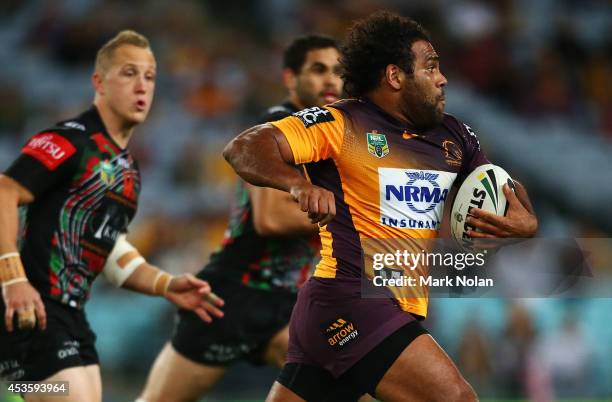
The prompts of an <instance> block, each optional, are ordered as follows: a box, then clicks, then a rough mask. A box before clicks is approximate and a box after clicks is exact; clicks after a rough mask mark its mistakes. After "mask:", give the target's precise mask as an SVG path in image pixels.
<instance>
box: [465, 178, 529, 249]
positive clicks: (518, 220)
mask: <svg viewBox="0 0 612 402" xmlns="http://www.w3.org/2000/svg"><path fill="white" fill-rule="evenodd" d="M503 191H504V194H505V195H506V199H507V200H508V211H507V212H506V216H497V215H495V214H492V213H490V212H487V211H483V210H481V209H478V208H473V209H472V210H471V211H470V215H472V216H471V217H468V220H467V223H468V224H470V225H472V226H474V227H475V228H477V229H480V230H481V231H482V232H476V231H473V230H472V231H470V232H469V233H468V235H469V236H470V237H473V238H479V239H485V238H489V239H490V238H515V239H517V238H526V237H533V236H534V235H535V234H536V232H537V230H538V220H537V218H536V217H535V216H534V215H533V214H531V213H530V212H529V211H528V210H527V208H525V206H524V205H523V204H522V203H521V201H520V200H519V199H518V197H517V196H516V194H515V193H514V191H512V190H511V189H510V187H509V186H508V185H507V184H504V186H503Z"/></svg>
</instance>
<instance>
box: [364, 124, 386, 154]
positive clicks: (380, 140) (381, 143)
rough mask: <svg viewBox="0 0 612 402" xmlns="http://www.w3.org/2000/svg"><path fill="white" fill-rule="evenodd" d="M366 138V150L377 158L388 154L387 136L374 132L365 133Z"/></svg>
mask: <svg viewBox="0 0 612 402" xmlns="http://www.w3.org/2000/svg"><path fill="white" fill-rule="evenodd" d="M366 137H367V139H368V152H369V153H370V154H372V155H374V156H375V157H377V158H384V157H385V156H387V155H389V144H388V143H387V136H386V135H384V134H381V133H378V132H376V130H374V131H372V132H371V133H366Z"/></svg>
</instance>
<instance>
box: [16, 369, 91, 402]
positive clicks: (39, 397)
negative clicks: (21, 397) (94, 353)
mask: <svg viewBox="0 0 612 402" xmlns="http://www.w3.org/2000/svg"><path fill="white" fill-rule="evenodd" d="M43 381H44V382H51V381H67V382H68V384H69V393H68V395H66V396H58V395H52V396H51V395H44V394H28V395H26V398H25V400H26V402H101V401H102V380H101V379H100V367H99V366H98V365H90V366H81V367H70V368H67V369H64V370H61V371H59V372H57V373H56V374H54V375H52V376H51V377H49V378H46V379H45V380H43Z"/></svg>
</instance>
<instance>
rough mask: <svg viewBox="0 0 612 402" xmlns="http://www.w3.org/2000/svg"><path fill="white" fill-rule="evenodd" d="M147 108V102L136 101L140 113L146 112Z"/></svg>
mask: <svg viewBox="0 0 612 402" xmlns="http://www.w3.org/2000/svg"><path fill="white" fill-rule="evenodd" d="M146 106H147V103H146V102H145V101H143V100H139V101H136V109H138V111H140V112H142V111H144V110H145V108H146Z"/></svg>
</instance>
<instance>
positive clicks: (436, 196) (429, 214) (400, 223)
mask: <svg viewBox="0 0 612 402" xmlns="http://www.w3.org/2000/svg"><path fill="white" fill-rule="evenodd" d="M456 177H457V173H453V172H445V171H439V170H417V169H396V168H379V169H378V180H379V186H380V223H381V224H382V225H385V226H390V227H394V228H401V229H414V230H439V229H440V223H441V222H442V212H443V210H444V203H445V201H446V198H447V197H448V193H449V191H450V188H451V186H452V185H453V182H454V181H455V178H456Z"/></svg>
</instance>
